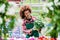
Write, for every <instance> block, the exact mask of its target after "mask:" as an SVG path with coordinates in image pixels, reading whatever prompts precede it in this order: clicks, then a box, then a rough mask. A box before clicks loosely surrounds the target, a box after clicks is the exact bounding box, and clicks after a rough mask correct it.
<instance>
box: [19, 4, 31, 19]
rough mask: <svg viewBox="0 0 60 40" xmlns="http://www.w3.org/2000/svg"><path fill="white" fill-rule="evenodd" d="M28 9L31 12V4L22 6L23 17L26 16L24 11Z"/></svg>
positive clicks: (21, 13)
mask: <svg viewBox="0 0 60 40" xmlns="http://www.w3.org/2000/svg"><path fill="white" fill-rule="evenodd" d="M27 10H28V11H29V12H30V13H31V8H30V6H28V5H25V6H22V7H21V9H20V16H21V18H22V19H24V18H25V15H24V12H25V11H27Z"/></svg>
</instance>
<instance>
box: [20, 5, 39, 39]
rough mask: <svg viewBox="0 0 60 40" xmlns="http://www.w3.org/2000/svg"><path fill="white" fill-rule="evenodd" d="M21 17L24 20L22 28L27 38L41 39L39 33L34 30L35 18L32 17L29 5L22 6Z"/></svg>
mask: <svg viewBox="0 0 60 40" xmlns="http://www.w3.org/2000/svg"><path fill="white" fill-rule="evenodd" d="M20 16H21V18H22V19H23V23H22V28H23V32H24V33H25V34H26V38H29V37H31V36H34V37H39V34H38V31H37V30H33V28H34V20H35V17H33V16H31V8H30V7H29V6H27V5H25V6H22V7H21V9H20Z"/></svg>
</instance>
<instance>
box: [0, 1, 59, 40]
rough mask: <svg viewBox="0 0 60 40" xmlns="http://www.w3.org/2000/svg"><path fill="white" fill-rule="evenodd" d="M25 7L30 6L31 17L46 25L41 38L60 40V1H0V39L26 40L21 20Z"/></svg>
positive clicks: (40, 34)
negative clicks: (21, 13)
mask: <svg viewBox="0 0 60 40" xmlns="http://www.w3.org/2000/svg"><path fill="white" fill-rule="evenodd" d="M24 5H29V6H30V7H31V9H32V14H31V15H32V16H35V17H36V18H37V19H38V20H39V21H41V22H42V23H43V24H44V27H43V26H42V29H41V33H39V36H45V37H47V38H58V39H57V40H60V0H0V39H4V40H6V38H25V35H24V33H23V32H22V19H21V18H20V7H21V6H24ZM38 20H37V24H38V23H39V21H38ZM39 25H40V24H39ZM37 26H38V25H37Z"/></svg>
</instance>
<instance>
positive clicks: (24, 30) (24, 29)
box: [22, 17, 35, 34]
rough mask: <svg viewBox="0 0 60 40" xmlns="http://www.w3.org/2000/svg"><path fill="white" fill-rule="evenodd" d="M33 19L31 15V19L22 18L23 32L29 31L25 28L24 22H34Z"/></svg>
mask: <svg viewBox="0 0 60 40" xmlns="http://www.w3.org/2000/svg"><path fill="white" fill-rule="evenodd" d="M34 20H35V17H32V18H31V20H26V19H24V20H23V23H22V29H23V32H24V33H27V34H28V33H29V31H30V29H29V30H27V28H26V25H25V24H26V23H30V22H34Z"/></svg>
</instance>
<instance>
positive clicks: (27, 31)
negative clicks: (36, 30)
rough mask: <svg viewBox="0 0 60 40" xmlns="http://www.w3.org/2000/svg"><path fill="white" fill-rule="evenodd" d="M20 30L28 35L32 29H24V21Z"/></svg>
mask: <svg viewBox="0 0 60 40" xmlns="http://www.w3.org/2000/svg"><path fill="white" fill-rule="evenodd" d="M22 29H23V32H24V33H30V32H31V31H32V29H29V30H27V29H26V26H25V23H24V21H23V23H22Z"/></svg>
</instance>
